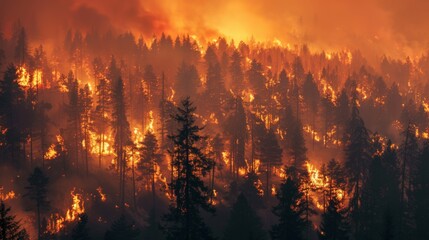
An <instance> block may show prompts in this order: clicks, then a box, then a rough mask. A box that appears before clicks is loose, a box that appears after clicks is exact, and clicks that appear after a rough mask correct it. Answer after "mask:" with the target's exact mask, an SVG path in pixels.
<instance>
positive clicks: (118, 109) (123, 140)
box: [112, 78, 131, 210]
mask: <svg viewBox="0 0 429 240" xmlns="http://www.w3.org/2000/svg"><path fill="white" fill-rule="evenodd" d="M125 107H126V105H125V96H124V83H123V81H122V79H121V78H119V79H117V80H116V82H115V85H114V89H113V91H112V110H113V111H112V120H113V121H112V127H113V132H114V136H115V138H114V139H115V150H116V156H117V161H116V164H117V165H116V166H117V169H118V170H119V196H120V197H119V199H120V206H121V209H122V210H123V208H124V204H125V180H126V167H127V164H126V158H127V156H126V151H125V146H127V145H130V143H131V131H130V124H129V123H128V120H127V115H126V109H125Z"/></svg>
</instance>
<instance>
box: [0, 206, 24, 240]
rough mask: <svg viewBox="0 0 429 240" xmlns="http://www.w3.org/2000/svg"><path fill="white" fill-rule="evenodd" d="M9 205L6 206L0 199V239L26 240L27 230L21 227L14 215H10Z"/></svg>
mask: <svg viewBox="0 0 429 240" xmlns="http://www.w3.org/2000/svg"><path fill="white" fill-rule="evenodd" d="M10 210H11V209H10V207H6V205H5V203H4V202H3V200H1V201H0V240H28V239H30V237H29V236H28V234H27V231H26V230H25V229H24V228H22V226H21V223H20V221H17V220H15V219H16V216H14V215H11V213H10Z"/></svg>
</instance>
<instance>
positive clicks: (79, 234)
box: [71, 213, 91, 240]
mask: <svg viewBox="0 0 429 240" xmlns="http://www.w3.org/2000/svg"><path fill="white" fill-rule="evenodd" d="M87 224H88V215H86V214H85V213H83V214H81V215H79V221H78V222H77V224H76V226H75V227H74V228H73V231H72V236H71V237H72V239H73V240H89V239H91V238H90V237H89V229H88V226H87Z"/></svg>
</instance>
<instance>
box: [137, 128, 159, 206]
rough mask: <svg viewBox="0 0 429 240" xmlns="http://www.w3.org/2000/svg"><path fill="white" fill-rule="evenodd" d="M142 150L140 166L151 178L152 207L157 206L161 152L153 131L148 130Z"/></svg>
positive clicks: (145, 174)
mask: <svg viewBox="0 0 429 240" xmlns="http://www.w3.org/2000/svg"><path fill="white" fill-rule="evenodd" d="M140 152H141V153H140V164H139V166H138V168H139V169H140V170H141V171H142V173H143V175H144V176H145V177H149V178H150V183H151V188H152V208H155V202H156V189H155V182H156V179H155V178H156V177H157V175H156V174H157V172H156V167H157V166H158V164H159V163H160V161H161V154H160V153H159V147H158V141H157V140H156V136H155V134H154V133H153V132H151V131H147V132H146V134H145V137H144V140H143V143H142V148H141V149H140Z"/></svg>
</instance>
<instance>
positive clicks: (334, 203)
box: [319, 196, 348, 240]
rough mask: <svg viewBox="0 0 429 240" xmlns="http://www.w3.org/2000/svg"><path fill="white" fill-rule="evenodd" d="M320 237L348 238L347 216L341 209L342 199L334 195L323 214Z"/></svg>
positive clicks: (324, 239)
mask: <svg viewBox="0 0 429 240" xmlns="http://www.w3.org/2000/svg"><path fill="white" fill-rule="evenodd" d="M319 239H321V240H342V239H348V236H347V225H346V217H345V216H344V213H342V212H341V209H340V201H338V199H337V198H336V197H335V196H334V197H332V198H331V200H329V204H328V208H327V209H326V212H325V213H323V214H322V223H321V224H320V232H319Z"/></svg>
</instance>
